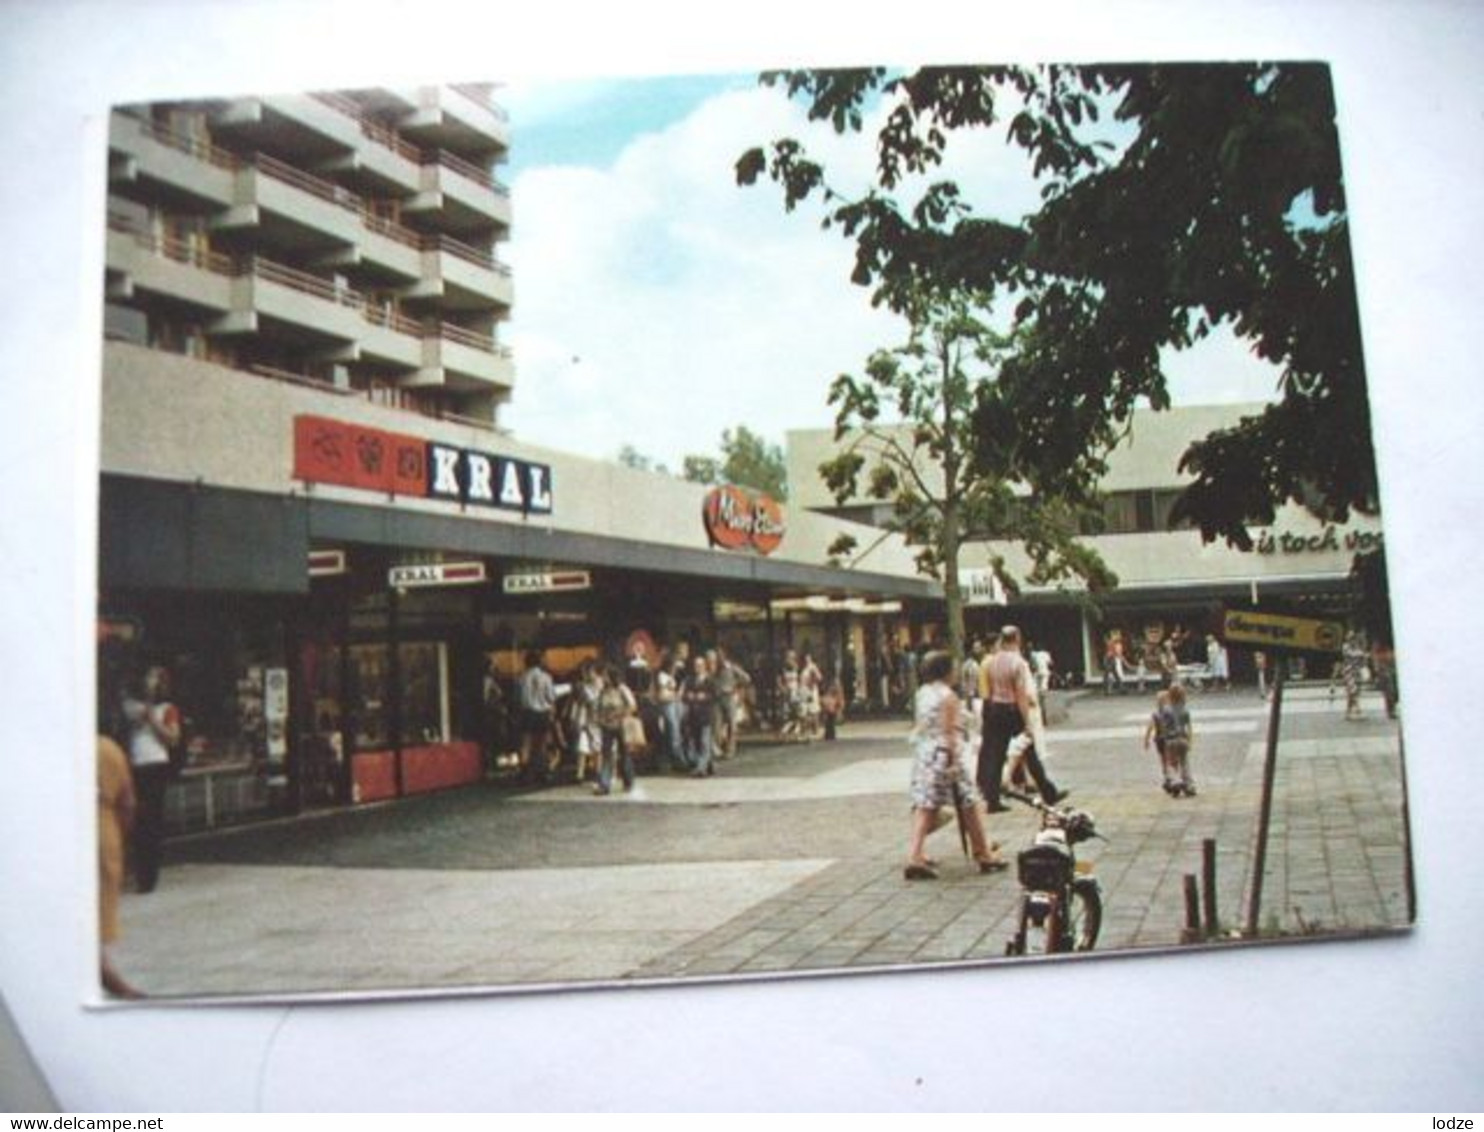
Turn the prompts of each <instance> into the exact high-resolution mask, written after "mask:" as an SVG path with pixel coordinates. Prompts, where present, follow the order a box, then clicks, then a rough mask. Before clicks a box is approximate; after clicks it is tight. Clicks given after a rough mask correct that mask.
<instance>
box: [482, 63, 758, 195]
mask: <svg viewBox="0 0 1484 1132" xmlns="http://www.w3.org/2000/svg"><path fill="white" fill-rule="evenodd" d="M756 82H757V76H756V75H752V74H734V75H663V76H655V77H653V78H637V79H590V80H576V79H574V80H570V81H565V82H548V83H542V84H539V85H532V84H522V85H514V86H509V87H505V88H504V89H502V90H501V91H500V101H501V103H502V104H503V105H504V106H505V108H506V109H507V110H509V111H510V114H511V127H512V129H513V130H514V131H515V137H516V144H515V145H514V146H513V147H512V148H511V153H510V163H509V165H508V166H507V169H508V171H509V173H510V175H512V176H513V175H516V174H518V173H520V172H521V171H522V170H525V169H531V168H537V167H540V166H545V165H608V164H611V163H612V162H613V161H614V160H615V159H616V158H617V157H618V156H619V154H620V153H622V152H623V150H624V148H625V147H626V146H627V145H628V144H629V143H630V142H631V141H632V140H633V139H634V138H635V137H637V136H639V135H641V134H645V133H652V132H654V131H657V130H662V129H664V128H665V127H667V126H672V125H674V124H675V123H676V122H678V121H680V120H681V119H683V118H684V117H685V116H686V115H687V114H689V113H690V112H691V111H692V110H693V109H695V107H696V106H698V105H699V104H700V103H702V102H704V101H705V100H706V99H708V98H712V97H715V96H716V95H718V94H721V93H723V92H724V91H728V90H745V89H747V88H749V87H751V86H754V85H756Z"/></svg>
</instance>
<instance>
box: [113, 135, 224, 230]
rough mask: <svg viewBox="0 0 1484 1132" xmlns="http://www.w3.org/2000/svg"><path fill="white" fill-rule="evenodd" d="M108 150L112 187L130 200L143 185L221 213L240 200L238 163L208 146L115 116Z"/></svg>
mask: <svg viewBox="0 0 1484 1132" xmlns="http://www.w3.org/2000/svg"><path fill="white" fill-rule="evenodd" d="M108 148H109V152H110V162H109V173H108V179H109V183H110V185H112V186H113V187H114V188H115V189H118V190H119V191H120V192H122V193H124V194H127V190H128V187H129V186H131V185H140V184H141V183H143V184H146V185H154V186H163V187H165V188H166V189H168V190H171V191H173V192H175V193H180V194H185V195H186V196H189V197H191V198H193V199H195V200H196V201H199V202H201V203H202V204H204V205H208V206H213V205H214V206H216V207H219V208H225V207H227V206H228V205H230V204H232V203H233V201H234V199H235V197H234V194H235V191H236V165H237V162H236V159H235V158H234V157H233V156H232V155H231V154H230V153H228V152H226V151H225V150H223V149H219V148H217V147H216V146H213V145H211V144H210V143H208V142H203V141H201V140H199V139H197V138H192V137H189V136H187V135H185V134H178V133H174V132H173V131H171V130H167V129H165V128H163V127H161V126H157V125H155V124H154V123H152V122H144V121H141V120H140V119H138V118H135V117H132V116H130V115H128V114H119V113H115V114H113V115H112V116H111V117H110V119H109V123H108ZM150 192H151V194H153V192H154V190H153V189H150Z"/></svg>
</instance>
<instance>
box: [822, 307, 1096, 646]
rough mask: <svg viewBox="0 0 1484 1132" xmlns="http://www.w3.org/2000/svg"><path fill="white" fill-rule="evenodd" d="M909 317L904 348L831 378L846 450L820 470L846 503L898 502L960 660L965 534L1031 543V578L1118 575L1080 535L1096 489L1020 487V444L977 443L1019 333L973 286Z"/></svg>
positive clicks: (842, 547) (847, 544) (1004, 573)
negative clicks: (993, 316)
mask: <svg viewBox="0 0 1484 1132" xmlns="http://www.w3.org/2000/svg"><path fill="white" fill-rule="evenodd" d="M908 315H909V323H910V327H911V331H910V335H909V337H908V340H907V342H906V343H905V344H904V345H902V346H899V347H897V348H895V349H891V350H879V351H877V352H876V353H874V354H872V355H871V357H870V359H869V360H868V361H867V363H866V366H865V371H864V373H863V375H862V376H860V377H855V376H852V375H850V374H841V375H840V376H839V377H837V378H836V379H835V381H834V383H833V385H832V386H831V387H830V397H829V400H830V404H831V405H833V406H834V407H835V440H836V443H837V445H838V446H839V450H838V452H837V453H836V455H835V456H834V457H832V458H831V459H830V460H829V461H827V462H826V463H825V464H823V465H822V466H821V467H820V474H821V475H822V476H823V478H824V481H825V483H826V485H827V486H828V487H829V489H830V491H831V492H832V493H833V494H834V496H835V498H836V500H837V501H839V502H844V501H845V500H847V499H854V498H859V497H860V495H861V494H862V487H863V486H864V489H865V490H864V493H865V494H866V495H867V496H868V497H869V498H872V499H877V500H881V501H884V502H890V503H891V504H892V512H893V519H892V522H891V523H890V524H889V526H888V529H889V530H893V531H897V532H899V533H900V534H901V535H902V536H903V537H904V538H905V539H906V541H907V543H908V544H909V545H911V546H914V547H916V548H917V550H918V553H917V565H918V569H919V570H921V571H922V572H923V573H924V574H927V575H929V576H931V577H936V578H939V579H941V580H942V582H943V592H944V595H945V598H946V603H947V623H948V647H949V650H950V651H951V652H952V653H953V655H954V656H955V657H956V658H962V657H963V656H964V614H963V610H964V601H963V594H962V591H961V589H960V583H959V570H960V551H961V548H962V547H963V545H964V543H965V542H968V541H978V540H988V539H997V540H998V539H1009V540H1013V541H1017V542H1020V543H1023V544H1024V546H1025V548H1026V551H1027V552H1028V554H1029V555H1030V557H1031V560H1032V568H1031V571H1030V573H1029V575H1028V576H1027V577H1028V580H1030V581H1033V582H1035V583H1049V582H1053V581H1056V580H1059V579H1062V578H1067V577H1070V576H1076V577H1077V578H1080V579H1081V580H1082V581H1083V582H1084V583H1085V584H1087V585H1088V586H1089V588H1091V589H1093V590H1099V589H1105V588H1107V587H1108V586H1109V585H1112V584H1113V583H1114V582H1116V579H1115V578H1114V577H1113V576H1112V574H1111V573H1110V572H1109V571H1108V570H1107V568H1106V567H1105V566H1104V564H1103V562H1102V559H1101V558H1100V557H1099V556H1098V555H1097V554H1096V553H1095V552H1093V551H1092V550H1090V549H1089V548H1087V547H1086V546H1085V545H1083V544H1081V543H1079V542H1078V541H1077V535H1078V532H1079V528H1080V526H1081V524H1082V521H1083V520H1084V519H1085V517H1086V516H1087V515H1088V513H1089V511H1090V510H1092V509H1093V499H1092V496H1091V493H1090V492H1088V491H1084V492H1081V493H1080V494H1073V493H1070V492H1069V493H1063V494H1061V495H1058V496H1047V495H1042V496H1027V495H1025V494H1024V493H1023V492H1017V490H1016V486H1015V481H1016V478H1017V477H1016V472H1017V469H1018V466H1019V454H1018V452H1017V451H1016V450H1015V448H1014V447H1013V446H997V447H995V448H994V449H993V451H990V450H988V449H985V448H984V447H983V446H982V445H979V444H978V440H977V437H976V435H975V431H974V419H975V415H976V412H977V410H978V408H979V406H980V405H982V404H983V403H985V402H986V401H987V400H988V399H991V398H992V397H993V396H994V389H995V383H996V379H997V376H998V373H999V371H1000V369H1001V367H1002V366H1003V365H1004V363H1005V361H1006V360H1007V359H1008V358H1010V357H1013V351H1012V350H1011V345H1012V344H1011V342H1010V340H1009V339H1008V338H1007V337H1005V336H1004V335H1002V334H998V333H996V332H995V331H994V330H993V329H992V328H991V327H990V325H989V324H988V323H987V322H986V321H985V320H984V319H983V317H982V314H981V312H980V311H979V310H978V309H977V307H976V304H975V303H974V301H973V297H972V296H969V295H966V294H958V295H953V296H948V297H944V296H941V295H937V294H932V293H924V294H922V295H920V296H918V297H917V299H916V300H915V301H914V302H913V303H912V304H910V306H909V309H908ZM985 469H989V470H990V471H991V472H992V474H984V470H985ZM863 479H864V484H863V483H862V480H863ZM856 546H857V544H856V540H855V539H854V538H853V537H852V536H850V535H845V536H842V537H841V538H840V539H838V540H837V541H836V542H835V544H834V545H833V546H832V547H831V548H830V552H831V554H833V555H837V556H838V555H846V554H849V553H851V552H852V551H854V550H855V549H856ZM990 566H991V568H992V569H994V571H995V572H996V574H997V575H998V576H999V577H1000V578H1001V580H1002V581H1003V582H1005V584H1006V585H1007V586H1008V587H1009V588H1011V589H1015V588H1018V580H1017V579H1016V578H1015V577H1013V576H1012V575H1011V574H1010V573H1009V571H1008V570H1007V568H1006V564H1005V561H1004V559H1003V557H996V558H995V559H994V560H993V561H991V562H990Z"/></svg>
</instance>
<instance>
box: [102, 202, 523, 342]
mask: <svg viewBox="0 0 1484 1132" xmlns="http://www.w3.org/2000/svg"><path fill="white" fill-rule="evenodd" d="M108 227H109V228H110V229H112V230H113V231H116V232H122V233H125V234H127V235H129V236H132V237H133V238H134V239H135V241H136V242H137V243H138V244H139V246H140V247H142V248H145V249H146V250H148V251H151V252H153V253H155V254H156V255H160V256H164V257H165V258H167V259H171V260H174V261H176V262H177V263H186V264H190V265H191V266H193V267H198V268H201V269H202V270H204V271H210V272H213V273H214V274H217V275H225V276H229V277H236V276H244V275H251V276H253V277H254V278H257V279H262V280H265V281H266V282H269V283H274V284H277V285H278V286H280V287H287V288H289V289H290V290H293V291H297V292H299V293H300V294H303V295H309V296H311V297H312V298H316V299H321V300H323V301H325V302H330V303H335V304H336V305H337V306H343V307H350V308H352V309H354V310H358V311H360V313H361V316H362V317H363V318H364V319H365V320H366V321H367V322H369V323H370V324H371V325H373V326H381V327H385V328H386V329H388V330H392V331H395V332H396V333H398V334H405V335H407V336H408V337H411V338H446V339H448V340H449V341H450V342H457V343H459V344H460V345H462V346H468V347H469V348H470V349H474V350H480V351H482V352H484V353H487V354H494V355H495V356H496V357H501V358H509V357H510V350H509V348H508V347H505V346H497V345H496V344H495V340H494V338H493V337H491V336H490V335H487V334H481V333H479V332H477V331H474V330H469V329H466V328H465V327H462V326H456V325H454V324H453V323H449V322H439V321H437V320H435V319H428V320H422V321H419V320H417V319H414V318H411V317H409V316H407V315H405V314H403V313H402V312H401V311H400V310H398V309H397V308H396V307H395V306H393V305H392V304H390V303H387V302H386V301H385V300H382V299H378V298H373V297H370V296H368V295H366V294H365V293H364V292H361V291H358V290H356V289H355V288H353V287H348V286H345V285H344V284H342V283H337V282H336V281H335V280H333V279H325V278H324V277H323V276H319V275H312V274H310V273H309V272H307V271H300V270H299V269H298V268H294V267H289V266H288V265H287V264H282V263H278V262H276V261H274V260H271V259H265V258H264V257H262V256H256V255H249V256H242V257H239V258H237V259H233V258H232V257H231V256H227V255H223V254H222V253H220V252H214V251H210V250H209V249H206V248H203V247H201V246H200V245H199V244H198V243H197V242H196V241H194V240H190V239H185V238H181V237H177V236H167V235H161V234H159V233H156V232H152V231H150V230H149V229H148V228H145V227H142V226H141V225H140V224H139V222H138V221H137V220H135V219H134V218H133V217H130V216H127V215H125V214H123V213H120V212H117V211H111V212H109V214H108Z"/></svg>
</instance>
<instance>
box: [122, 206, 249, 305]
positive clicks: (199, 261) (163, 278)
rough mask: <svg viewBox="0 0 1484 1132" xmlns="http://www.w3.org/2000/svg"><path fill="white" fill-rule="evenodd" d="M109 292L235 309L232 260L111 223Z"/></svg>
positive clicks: (133, 296)
mask: <svg viewBox="0 0 1484 1132" xmlns="http://www.w3.org/2000/svg"><path fill="white" fill-rule="evenodd" d="M105 257H106V258H105V266H106V268H107V275H108V276H109V284H108V294H109V296H110V297H111V298H116V299H135V298H138V297H140V296H139V292H141V291H144V292H149V293H152V294H155V295H162V296H164V297H166V298H169V299H174V300H177V301H179V302H183V303H189V304H191V305H192V306H196V307H203V308H205V309H206V310H209V311H215V312H218V313H225V312H227V311H230V310H231V309H232V302H233V299H232V296H233V283H234V280H233V278H232V272H233V265H232V261H231V260H230V259H228V258H227V257H226V256H222V255H217V254H215V253H213V252H208V251H203V250H201V249H199V248H197V247H194V246H192V245H191V244H189V243H187V242H185V241H180V240H172V239H170V238H168V237H161V236H155V235H152V234H150V233H148V232H141V231H133V230H130V229H129V228H128V227H127V226H125V225H118V226H116V225H115V224H114V223H110V225H109V230H108V243H107V249H106V251H105Z"/></svg>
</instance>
